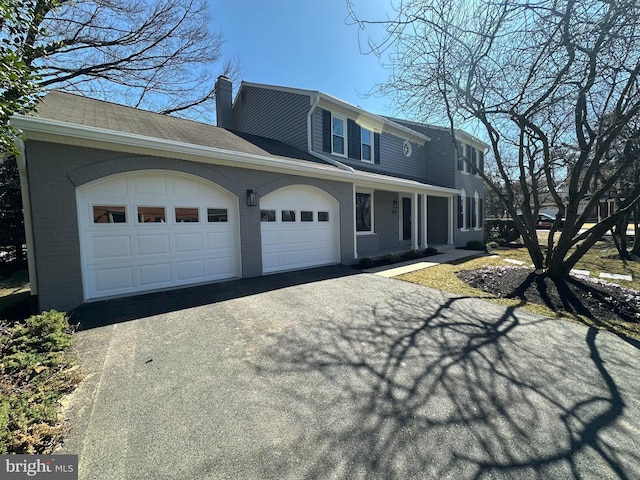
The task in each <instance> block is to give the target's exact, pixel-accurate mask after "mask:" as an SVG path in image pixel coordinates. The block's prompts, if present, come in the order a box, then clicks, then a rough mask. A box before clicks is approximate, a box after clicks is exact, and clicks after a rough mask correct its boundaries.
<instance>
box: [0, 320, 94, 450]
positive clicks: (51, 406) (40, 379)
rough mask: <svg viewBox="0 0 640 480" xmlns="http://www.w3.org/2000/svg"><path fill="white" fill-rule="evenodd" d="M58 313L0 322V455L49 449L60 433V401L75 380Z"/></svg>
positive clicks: (68, 336)
mask: <svg viewBox="0 0 640 480" xmlns="http://www.w3.org/2000/svg"><path fill="white" fill-rule="evenodd" d="M72 341H73V337H72V330H71V328H70V327H69V323H68V321H67V319H66V317H65V315H64V314H63V313H60V312H55V311H50V312H43V313H42V314H40V315H34V316H32V317H30V318H28V319H26V320H24V321H20V322H14V323H12V324H10V323H7V322H0V454H6V453H29V454H31V453H51V452H52V451H53V450H54V449H55V446H56V444H57V443H58V442H59V441H60V439H61V437H62V435H63V434H64V430H65V429H64V427H63V425H61V423H60V422H59V421H58V415H57V414H58V407H59V401H60V399H61V398H62V396H63V395H65V394H66V393H69V392H71V391H72V390H73V388H74V386H75V385H76V384H77V383H78V382H79V381H80V379H81V377H80V374H79V369H78V367H77V365H76V359H75V357H74V355H73V354H72V352H71V350H70V348H71V345H72Z"/></svg>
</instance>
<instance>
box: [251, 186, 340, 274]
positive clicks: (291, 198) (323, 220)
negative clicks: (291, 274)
mask: <svg viewBox="0 0 640 480" xmlns="http://www.w3.org/2000/svg"><path fill="white" fill-rule="evenodd" d="M260 220H261V223H260V227H261V228H260V230H261V233H262V271H263V272H264V273H271V272H279V271H284V270H295V269H300V268H306V267H314V266H318V265H327V264H331V263H339V262H340V234H339V225H340V219H339V208H338V202H337V201H336V200H335V199H334V198H333V197H331V196H330V195H328V194H327V193H325V192H323V191H322V190H320V189H318V188H315V187H310V186H303V185H295V186H291V187H285V188H281V189H279V190H276V191H275V192H272V193H270V194H268V195H265V196H264V197H263V198H261V199H260Z"/></svg>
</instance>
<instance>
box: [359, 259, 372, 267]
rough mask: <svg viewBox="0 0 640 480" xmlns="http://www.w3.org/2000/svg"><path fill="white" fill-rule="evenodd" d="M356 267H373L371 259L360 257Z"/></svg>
mask: <svg viewBox="0 0 640 480" xmlns="http://www.w3.org/2000/svg"><path fill="white" fill-rule="evenodd" d="M358 266H359V267H360V268H371V267H373V259H372V258H370V257H362V258H361V259H360V261H359V262H358Z"/></svg>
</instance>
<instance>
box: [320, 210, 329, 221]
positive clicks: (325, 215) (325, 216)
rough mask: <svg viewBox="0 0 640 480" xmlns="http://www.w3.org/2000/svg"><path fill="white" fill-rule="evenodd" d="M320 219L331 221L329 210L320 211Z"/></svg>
mask: <svg viewBox="0 0 640 480" xmlns="http://www.w3.org/2000/svg"><path fill="white" fill-rule="evenodd" d="M318 221H319V222H328V221H329V212H318Z"/></svg>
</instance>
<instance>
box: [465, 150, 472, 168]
mask: <svg viewBox="0 0 640 480" xmlns="http://www.w3.org/2000/svg"><path fill="white" fill-rule="evenodd" d="M466 157H467V160H469V161H471V159H472V158H473V147H472V146H471V145H467V155H466ZM464 171H465V172H467V173H470V172H471V165H470V164H469V163H466V162H465V166H464Z"/></svg>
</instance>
